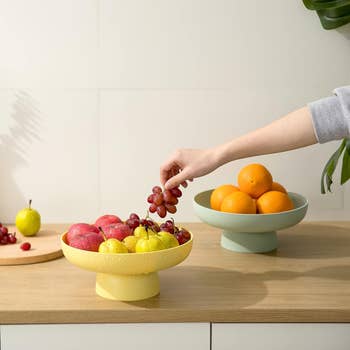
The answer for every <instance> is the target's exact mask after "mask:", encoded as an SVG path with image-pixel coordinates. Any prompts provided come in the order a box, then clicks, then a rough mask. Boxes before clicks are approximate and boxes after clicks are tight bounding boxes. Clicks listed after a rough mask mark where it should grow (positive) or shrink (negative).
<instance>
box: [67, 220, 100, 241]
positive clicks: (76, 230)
mask: <svg viewBox="0 0 350 350" xmlns="http://www.w3.org/2000/svg"><path fill="white" fill-rule="evenodd" d="M88 232H95V233H99V232H100V231H99V229H98V228H97V227H95V226H93V225H89V224H85V223H78V224H74V225H72V226H71V227H70V228H69V230H68V233H67V243H68V244H69V242H70V241H71V240H72V238H73V237H74V236H76V235H81V234H85V233H88Z"/></svg>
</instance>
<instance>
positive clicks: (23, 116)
mask: <svg viewBox="0 0 350 350" xmlns="http://www.w3.org/2000/svg"><path fill="white" fill-rule="evenodd" d="M39 122H40V113H39V110H38V108H37V103H36V101H35V100H34V99H33V98H32V97H31V96H30V95H29V94H28V93H26V92H25V91H17V92H15V99H14V103H13V106H12V111H11V124H12V123H13V125H11V127H9V131H8V133H7V134H3V135H0V162H1V175H0V194H1V195H0V221H3V222H7V223H13V222H14V220H15V215H16V213H17V211H18V210H19V209H21V208H22V207H23V206H24V205H25V203H26V201H27V200H28V199H27V198H24V197H23V194H22V193H21V191H20V189H19V187H18V185H17V184H16V181H15V172H16V170H17V169H18V168H21V167H23V166H26V167H30V158H29V152H28V149H29V145H30V144H32V143H33V141H36V140H39V137H38V136H37V134H38V129H39Z"/></svg>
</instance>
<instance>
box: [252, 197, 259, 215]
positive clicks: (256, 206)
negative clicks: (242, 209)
mask: <svg viewBox="0 0 350 350" xmlns="http://www.w3.org/2000/svg"><path fill="white" fill-rule="evenodd" d="M253 202H254V205H255V213H256V214H257V213H258V205H257V203H256V199H255V198H253Z"/></svg>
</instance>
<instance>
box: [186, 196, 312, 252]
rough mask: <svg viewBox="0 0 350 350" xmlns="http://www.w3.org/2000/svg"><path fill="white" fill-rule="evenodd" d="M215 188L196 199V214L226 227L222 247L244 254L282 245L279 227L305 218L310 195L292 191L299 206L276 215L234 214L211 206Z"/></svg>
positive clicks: (223, 227) (280, 228)
mask: <svg viewBox="0 0 350 350" xmlns="http://www.w3.org/2000/svg"><path fill="white" fill-rule="evenodd" d="M212 191H213V190H209V191H205V192H201V193H198V194H197V195H196V196H195V197H194V200H193V207H194V211H195V213H196V215H197V216H198V217H199V218H200V219H201V220H202V221H203V222H205V223H207V224H209V225H211V226H215V227H219V228H221V229H223V232H222V235H221V246H222V247H223V248H226V249H228V250H232V251H235V252H240V253H266V252H270V251H272V250H275V249H276V248H277V246H278V242H277V234H276V231H277V230H282V229H285V228H288V227H291V226H294V225H296V224H297V223H299V222H300V221H301V220H303V218H304V217H305V214H306V212H307V208H308V202H307V200H306V198H304V197H303V196H302V195H300V194H298V193H293V192H289V193H288V195H289V196H290V198H291V199H292V201H293V203H294V207H295V209H293V210H288V211H285V212H281V213H275V214H231V213H224V212H221V211H217V210H213V209H211V208H210V195H211V193H212Z"/></svg>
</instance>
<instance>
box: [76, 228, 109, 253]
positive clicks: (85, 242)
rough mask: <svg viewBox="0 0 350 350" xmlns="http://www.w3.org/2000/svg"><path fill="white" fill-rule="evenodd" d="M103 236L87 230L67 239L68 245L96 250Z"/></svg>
mask: <svg viewBox="0 0 350 350" xmlns="http://www.w3.org/2000/svg"><path fill="white" fill-rule="evenodd" d="M103 241H104V238H103V237H102V235H101V234H100V233H96V232H87V233H84V234H79V235H75V236H74V237H73V238H71V239H70V240H69V245H70V246H71V247H74V248H78V249H82V250H89V251H91V252H97V251H98V250H99V247H100V245H101V244H102V242H103Z"/></svg>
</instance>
